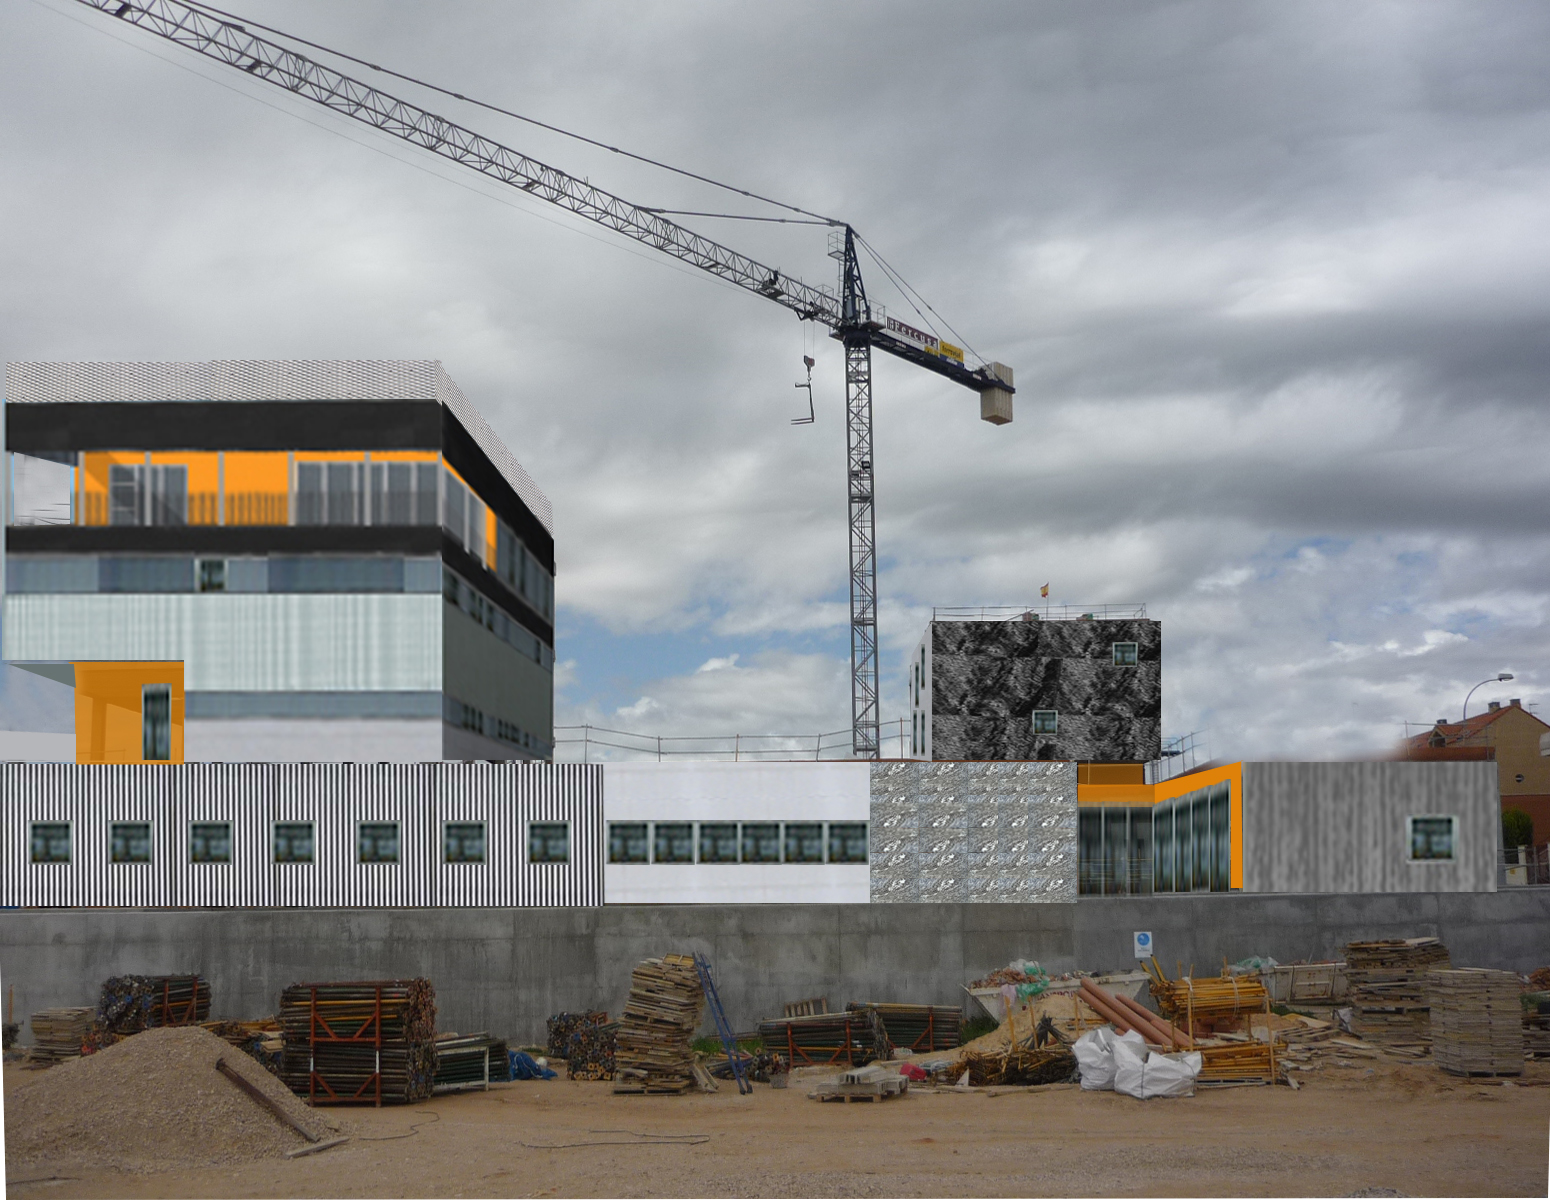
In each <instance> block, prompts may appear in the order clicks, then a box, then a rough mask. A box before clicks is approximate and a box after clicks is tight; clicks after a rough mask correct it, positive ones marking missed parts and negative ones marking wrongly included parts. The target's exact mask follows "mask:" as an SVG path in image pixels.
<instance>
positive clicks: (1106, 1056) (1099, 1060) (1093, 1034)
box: [1071, 1025, 1146, 1092]
mask: <svg viewBox="0 0 1550 1200" xmlns="http://www.w3.org/2000/svg"><path fill="white" fill-rule="evenodd" d="M1122 1041H1123V1042H1124V1043H1126V1045H1127V1046H1128V1047H1131V1048H1132V1049H1136V1050H1140V1051H1142V1052H1143V1053H1144V1052H1145V1050H1146V1041H1145V1039H1143V1038H1142V1037H1141V1035H1140V1034H1139V1033H1136V1032H1135V1031H1134V1030H1132V1031H1131V1032H1129V1033H1126V1034H1117V1033H1115V1032H1114V1030H1112V1029H1110V1028H1109V1027H1108V1026H1107V1025H1105V1026H1103V1027H1102V1028H1100V1029H1094V1030H1091V1031H1089V1032H1087V1033H1084V1034H1083V1035H1082V1036H1081V1037H1079V1038H1077V1039H1076V1042H1075V1043H1074V1044H1073V1045H1072V1047H1071V1050H1072V1053H1074V1054H1075V1055H1076V1065H1077V1068H1078V1070H1079V1072H1080V1074H1081V1079H1082V1087H1083V1089H1084V1090H1085V1091H1089V1092H1107V1091H1112V1090H1113V1088H1114V1047H1115V1044H1116V1043H1118V1042H1122Z"/></svg>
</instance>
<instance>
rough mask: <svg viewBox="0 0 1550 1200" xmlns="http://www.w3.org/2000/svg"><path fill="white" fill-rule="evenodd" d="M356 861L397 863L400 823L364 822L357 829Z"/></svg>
mask: <svg viewBox="0 0 1550 1200" xmlns="http://www.w3.org/2000/svg"><path fill="white" fill-rule="evenodd" d="M355 861H356V862H363V863H396V862H397V861H398V822H397V821H380V822H366V821H362V822H361V823H360V824H359V825H357V826H356V827H355Z"/></svg>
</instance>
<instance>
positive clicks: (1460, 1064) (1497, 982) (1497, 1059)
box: [1426, 969, 1523, 1075]
mask: <svg viewBox="0 0 1550 1200" xmlns="http://www.w3.org/2000/svg"><path fill="white" fill-rule="evenodd" d="M1521 991H1522V987H1521V985H1520V984H1519V982H1518V977H1517V976H1516V975H1514V974H1513V973H1512V972H1511V971H1487V970H1479V969H1465V970H1442V971H1429V972H1427V976H1426V992H1427V999H1428V1001H1429V1002H1430V1006H1431V1034H1432V1056H1433V1057H1434V1058H1436V1060H1437V1065H1438V1066H1439V1067H1441V1068H1442V1069H1443V1070H1444V1071H1447V1072H1448V1073H1449V1074H1450V1075H1521V1074H1523V1016H1522V1013H1523V1005H1522V1003H1521V1001H1520V1000H1519V995H1520V993H1521Z"/></svg>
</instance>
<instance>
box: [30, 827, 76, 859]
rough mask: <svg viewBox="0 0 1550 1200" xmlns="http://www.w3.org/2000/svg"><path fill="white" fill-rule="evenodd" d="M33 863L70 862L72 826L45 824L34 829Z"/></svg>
mask: <svg viewBox="0 0 1550 1200" xmlns="http://www.w3.org/2000/svg"><path fill="white" fill-rule="evenodd" d="M32 861H33V862H35V863H67V862H69V861H70V826H69V825H67V824H63V823H60V824H43V823H41V822H40V823H39V824H37V825H34V826H33V827H32Z"/></svg>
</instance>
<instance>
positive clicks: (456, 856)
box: [441, 821, 484, 863]
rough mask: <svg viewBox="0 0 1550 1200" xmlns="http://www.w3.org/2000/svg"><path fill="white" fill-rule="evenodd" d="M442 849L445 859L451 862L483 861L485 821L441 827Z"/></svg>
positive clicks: (448, 823)
mask: <svg viewBox="0 0 1550 1200" xmlns="http://www.w3.org/2000/svg"><path fill="white" fill-rule="evenodd" d="M441 849H442V856H443V859H444V861H446V862H449V863H482V862H483V861H484V822H483V821H470V822H463V823H460V824H453V823H452V822H451V821H449V822H447V824H445V825H443V826H442V827H441Z"/></svg>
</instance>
